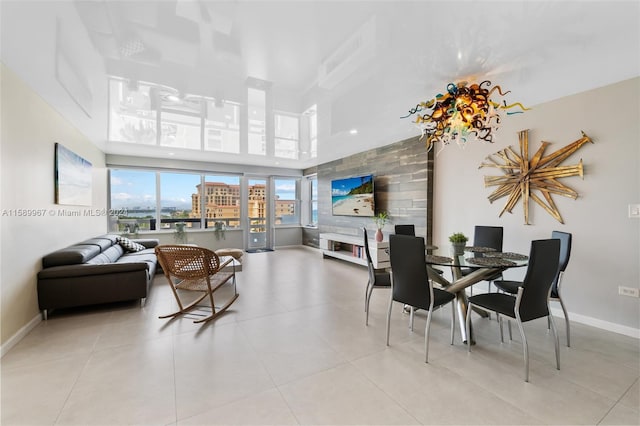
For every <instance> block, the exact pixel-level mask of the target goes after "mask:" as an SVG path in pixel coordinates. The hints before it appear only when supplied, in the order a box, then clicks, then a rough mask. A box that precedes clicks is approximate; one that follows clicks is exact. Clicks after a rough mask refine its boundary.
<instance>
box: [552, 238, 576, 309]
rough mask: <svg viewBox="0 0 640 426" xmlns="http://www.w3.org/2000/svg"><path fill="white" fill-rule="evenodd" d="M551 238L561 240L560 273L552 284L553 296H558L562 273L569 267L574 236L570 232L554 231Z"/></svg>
mask: <svg viewBox="0 0 640 426" xmlns="http://www.w3.org/2000/svg"><path fill="white" fill-rule="evenodd" d="M551 238H556V239H558V240H560V263H559V265H558V274H557V275H556V278H555V279H554V280H553V284H552V286H551V295H552V296H553V297H557V294H558V282H559V279H560V273H562V272H564V271H565V269H567V265H568V264H569V257H571V240H572V236H571V234H569V233H568V232H561V231H553V232H552V233H551Z"/></svg>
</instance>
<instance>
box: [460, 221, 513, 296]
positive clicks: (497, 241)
mask: <svg viewBox="0 0 640 426" xmlns="http://www.w3.org/2000/svg"><path fill="white" fill-rule="evenodd" d="M503 234H504V228H503V227H502V226H476V227H474V229H473V246H474V247H489V248H492V249H494V250H495V251H498V252H501V251H502V237H503ZM474 256H482V253H475V254H474ZM475 270H476V268H461V269H460V273H461V274H462V275H463V276H465V275H469V274H470V273H471V272H473V271H475ZM499 278H502V272H498V273H497V274H496V275H494V276H492V277H489V278H487V279H486V280H485V281H487V282H488V283H489V285H488V287H487V290H488V291H491V282H492V281H494V280H496V279H499ZM470 291H471V294H472V295H473V286H471V289H470Z"/></svg>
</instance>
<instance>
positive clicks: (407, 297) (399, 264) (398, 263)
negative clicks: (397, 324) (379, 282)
mask: <svg viewBox="0 0 640 426" xmlns="http://www.w3.org/2000/svg"><path fill="white" fill-rule="evenodd" d="M424 249H425V246H424V238H422V237H412V236H410V235H393V234H392V235H390V236H389V250H390V258H391V297H390V299H389V311H388V313H387V346H389V329H390V325H391V309H392V307H393V302H399V303H403V304H405V305H409V306H413V307H415V308H418V309H424V310H426V311H427V324H426V326H425V330H424V362H429V329H430V328H431V316H432V313H433V310H434V309H435V308H438V307H440V306H443V305H445V304H447V303H449V302H451V301H453V300H454V298H455V295H454V294H453V293H449V292H447V291H444V290H441V289H439V288H433V283H432V282H431V280H430V279H429V276H428V273H427V264H426V261H425V252H424ZM454 328H455V307H454V304H453V303H451V344H453V338H454Z"/></svg>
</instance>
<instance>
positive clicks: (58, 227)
mask: <svg viewBox="0 0 640 426" xmlns="http://www.w3.org/2000/svg"><path fill="white" fill-rule="evenodd" d="M0 78H1V87H2V91H1V103H0V105H1V119H0V122H1V123H2V129H1V133H0V137H1V147H0V161H1V164H2V168H1V170H0V174H1V181H0V183H1V187H0V188H1V192H0V210H1V214H2V216H1V228H0V229H1V230H2V235H1V241H2V244H1V248H0V270H1V272H0V289H1V290H0V291H1V293H0V294H1V295H2V301H1V314H0V322H1V323H2V326H1V330H2V345H3V352H4V349H5V347H6V346H5V344H7V341H8V340H9V339H12V338H15V336H16V335H17V334H19V333H20V332H21V331H24V328H25V327H26V326H28V325H29V324H33V323H34V321H36V319H37V318H38V315H39V312H38V303H37V293H36V275H37V273H38V271H40V269H41V267H42V264H41V262H42V256H43V255H45V254H47V253H49V252H52V251H54V250H57V249H60V248H62V247H65V246H67V245H69V244H72V243H75V242H78V241H80V240H82V239H85V238H89V237H93V236H95V235H99V234H101V233H104V232H105V230H106V229H107V217H106V216H102V215H98V216H84V215H82V216H80V217H65V216H59V215H58V214H59V212H81V213H84V209H106V204H107V203H106V200H107V193H106V191H107V173H106V168H105V161H104V154H103V153H102V152H101V151H100V150H98V149H97V148H96V147H95V146H94V145H92V144H91V143H90V142H89V141H88V140H87V139H86V138H85V137H84V136H83V135H82V134H80V133H79V132H78V131H77V130H76V129H75V128H74V127H72V126H71V125H70V124H69V123H68V122H67V121H66V120H65V119H64V118H62V117H61V116H60V115H59V114H58V113H57V112H56V111H55V110H53V109H52V108H51V107H50V106H49V105H48V104H46V103H45V102H44V101H43V100H42V99H41V98H40V97H38V96H37V95H36V94H35V93H34V92H33V91H32V90H31V89H30V88H29V87H27V86H26V85H25V84H24V83H23V82H22V81H21V80H20V79H19V78H17V77H16V75H15V74H14V73H13V72H12V71H11V70H10V69H8V68H7V67H5V66H4V65H1V68H0ZM56 142H60V143H62V144H63V145H64V146H65V147H67V148H69V149H70V150H72V151H73V152H75V153H76V154H78V155H80V156H81V157H83V158H85V159H86V160H88V161H89V162H91V163H92V166H93V169H92V170H93V175H92V178H93V179H92V190H93V205H92V206H89V207H84V206H82V207H81V206H61V205H56V204H54V146H55V143H56ZM20 209H23V210H21V211H23V212H25V211H32V212H35V211H43V212H45V215H44V216H39V217H29V216H20V217H19V216H16V214H18V213H17V210H20Z"/></svg>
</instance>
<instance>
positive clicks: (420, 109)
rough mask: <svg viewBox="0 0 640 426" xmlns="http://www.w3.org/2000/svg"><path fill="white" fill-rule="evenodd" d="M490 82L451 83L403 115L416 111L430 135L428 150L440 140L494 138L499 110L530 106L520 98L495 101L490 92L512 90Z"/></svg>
mask: <svg viewBox="0 0 640 426" xmlns="http://www.w3.org/2000/svg"><path fill="white" fill-rule="evenodd" d="M489 86H491V82H490V81H489V80H485V81H483V82H482V83H480V84H476V83H474V84H471V85H467V82H466V81H461V82H459V83H458V84H454V83H449V84H448V85H447V93H445V94H444V95H443V94H438V95H436V97H435V98H433V99H431V100H429V101H427V102H421V103H419V104H418V105H416V107H415V108H412V109H411V110H409V114H407V115H405V116H403V117H401V118H407V117H410V116H412V115H414V114H415V115H416V119H415V123H416V124H417V126H418V127H419V128H420V129H421V131H422V137H426V138H427V141H426V143H427V150H430V149H431V148H432V147H433V145H434V143H436V142H441V143H442V145H443V146H444V145H448V144H449V143H451V142H452V141H455V142H456V143H457V144H458V145H461V146H463V145H464V144H465V143H466V142H467V140H468V139H469V138H470V137H471V136H473V137H475V138H476V139H479V140H481V141H485V142H493V132H494V131H495V130H497V129H498V127H499V124H500V114H499V110H508V109H511V108H513V107H515V106H518V107H520V109H521V110H520V111H513V112H507V115H510V114H519V113H522V112H524V111H526V110H528V109H530V108H525V107H523V106H522V104H521V103H520V102H516V103H513V104H510V105H507V102H506V101H503V103H502V104H500V103H498V102H495V101H493V100H492V99H491V96H493V95H494V92H496V91H497V92H498V94H499V95H500V96H505V95H506V94H507V93H509V92H510V91H506V92H504V93H503V92H502V89H501V88H500V86H497V85H496V86H494V87H493V88H492V89H491V90H489V88H488V87H489Z"/></svg>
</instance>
